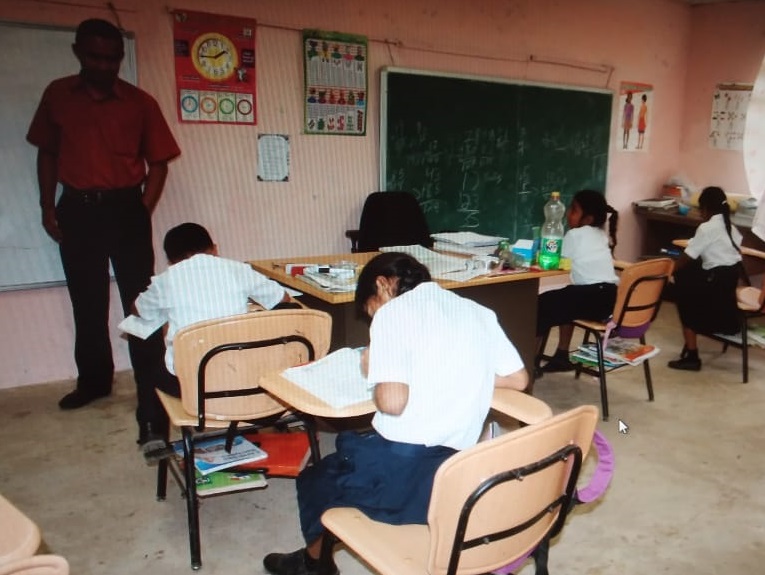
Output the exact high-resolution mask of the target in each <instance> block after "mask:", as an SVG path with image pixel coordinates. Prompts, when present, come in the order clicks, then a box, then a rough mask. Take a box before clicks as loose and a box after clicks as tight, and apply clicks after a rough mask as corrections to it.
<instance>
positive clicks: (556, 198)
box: [551, 192, 560, 200]
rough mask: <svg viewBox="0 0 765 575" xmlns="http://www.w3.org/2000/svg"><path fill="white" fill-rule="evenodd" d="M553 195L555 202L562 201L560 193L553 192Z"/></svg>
mask: <svg viewBox="0 0 765 575" xmlns="http://www.w3.org/2000/svg"><path fill="white" fill-rule="evenodd" d="M551 195H552V198H553V199H554V200H558V199H560V192H553V193H552V194H551Z"/></svg>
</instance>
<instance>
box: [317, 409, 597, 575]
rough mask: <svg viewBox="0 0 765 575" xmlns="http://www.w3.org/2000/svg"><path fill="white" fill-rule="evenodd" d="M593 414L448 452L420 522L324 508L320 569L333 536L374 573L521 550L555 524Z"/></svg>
mask: <svg viewBox="0 0 765 575" xmlns="http://www.w3.org/2000/svg"><path fill="white" fill-rule="evenodd" d="M597 420H598V410H597V408H596V407H595V406H591V405H588V406H581V407H577V408H575V409H572V410H570V411H567V412H565V413H562V414H560V415H557V416H553V417H551V418H549V419H546V420H544V421H542V422H540V423H535V424H532V425H529V426H526V427H523V428H521V429H519V430H517V431H513V432H510V433H507V434H505V435H501V436H499V437H497V438H494V439H490V440H487V441H484V442H482V443H479V444H478V445H475V446H473V447H471V448H469V449H466V450H464V451H461V452H459V453H457V454H455V455H453V456H452V457H450V458H449V459H448V460H447V461H445V462H444V463H443V464H442V465H441V467H440V468H439V470H438V472H437V473H436V476H435V481H434V484H433V491H432V495H431V500H430V508H429V510H428V523H427V525H389V524H386V523H381V522H378V521H374V520H372V519H369V518H368V517H367V516H366V515H364V514H363V513H361V512H360V511H358V510H357V509H353V508H336V509H330V510H328V511H326V512H325V513H324V515H323V516H322V523H323V524H324V526H325V527H326V529H327V531H326V533H325V537H324V539H323V544H322V557H321V567H322V569H323V570H324V572H326V570H327V567H328V566H329V557H330V554H331V552H332V547H333V546H334V544H335V543H336V542H337V540H340V541H342V542H343V543H344V544H345V545H346V546H348V547H349V548H351V549H352V550H353V551H354V552H355V553H357V554H358V555H359V557H361V559H363V560H364V561H365V562H366V563H367V564H368V565H370V566H371V567H372V568H373V569H374V570H375V571H377V572H379V573H381V574H383V575H415V574H417V575H456V574H465V575H467V574H477V573H487V572H490V571H493V570H495V569H498V568H502V567H504V566H507V565H508V564H509V563H512V562H514V561H516V560H518V559H520V558H523V557H525V556H527V555H528V554H529V553H530V552H532V551H533V550H534V549H536V548H537V547H538V546H539V545H540V544H541V543H546V542H548V541H549V539H550V538H551V537H554V536H555V535H556V534H558V533H559V532H560V530H561V529H562V527H563V524H564V522H565V520H566V516H567V513H568V510H569V509H570V507H571V503H572V500H573V497H574V492H575V488H576V481H577V478H578V476H579V471H580V467H581V463H582V460H583V458H584V457H585V456H586V454H587V450H588V449H589V446H590V444H591V441H592V438H593V433H594V431H595V425H596V424H597ZM321 572H322V570H320V573H321Z"/></svg>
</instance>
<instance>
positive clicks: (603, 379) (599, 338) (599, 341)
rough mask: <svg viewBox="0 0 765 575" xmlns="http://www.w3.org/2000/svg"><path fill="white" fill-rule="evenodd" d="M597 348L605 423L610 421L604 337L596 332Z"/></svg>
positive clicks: (601, 401)
mask: <svg viewBox="0 0 765 575" xmlns="http://www.w3.org/2000/svg"><path fill="white" fill-rule="evenodd" d="M593 335H594V336H595V347H596V349H597V352H598V379H599V380H600V403H601V405H602V406H603V421H608V390H607V389H606V364H605V361H604V359H603V336H602V335H601V334H600V333H598V332H595V333H594V334H593Z"/></svg>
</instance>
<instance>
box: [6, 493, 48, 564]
mask: <svg viewBox="0 0 765 575" xmlns="http://www.w3.org/2000/svg"><path fill="white" fill-rule="evenodd" d="M40 540H41V537H40V529H39V528H38V527H37V525H36V524H35V522H34V521H32V520H31V519H30V518H29V517H27V516H26V515H24V513H22V512H21V511H20V510H19V509H18V508H17V507H16V506H15V505H13V503H11V502H10V501H8V500H7V499H6V498H5V497H3V496H2V495H0V565H5V564H6V563H10V562H11V561H16V560H18V559H23V558H26V557H31V556H32V555H34V554H35V553H36V552H37V548H38V547H40Z"/></svg>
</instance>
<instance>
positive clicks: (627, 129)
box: [615, 82, 653, 152]
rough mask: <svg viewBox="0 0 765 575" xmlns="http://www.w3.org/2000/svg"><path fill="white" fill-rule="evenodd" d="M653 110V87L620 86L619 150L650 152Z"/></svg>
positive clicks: (642, 84) (630, 83)
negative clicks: (649, 142) (649, 141)
mask: <svg viewBox="0 0 765 575" xmlns="http://www.w3.org/2000/svg"><path fill="white" fill-rule="evenodd" d="M651 108H653V85H651V84H645V83H643V82H622V83H621V84H620V85H619V136H620V137H619V138H616V139H615V141H616V142H617V145H618V149H619V150H620V151H622V152H645V151H647V150H648V140H649V137H648V136H649V134H650V132H651V124H652V122H651Z"/></svg>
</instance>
